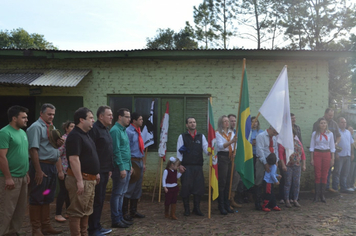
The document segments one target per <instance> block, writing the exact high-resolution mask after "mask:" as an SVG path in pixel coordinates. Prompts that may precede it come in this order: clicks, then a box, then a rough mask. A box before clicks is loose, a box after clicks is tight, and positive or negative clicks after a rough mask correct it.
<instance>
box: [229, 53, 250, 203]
mask: <svg viewBox="0 0 356 236" xmlns="http://www.w3.org/2000/svg"><path fill="white" fill-rule="evenodd" d="M245 68H246V58H244V59H243V62H242V79H241V86H240V100H239V109H238V111H237V116H236V117H237V119H238V118H239V114H240V108H241V97H242V87H243V84H244V74H245ZM237 119H236V128H235V129H236V134H235V135H237V131H238V128H239V122H240V121H239V120H237ZM236 147H237V143H236V144H235V150H234V154H233V159H232V163H231V176H230V188H229V199H230V198H231V188H232V177H233V174H234V167H235V156H236Z"/></svg>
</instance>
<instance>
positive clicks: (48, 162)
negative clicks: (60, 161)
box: [40, 160, 56, 165]
mask: <svg viewBox="0 0 356 236" xmlns="http://www.w3.org/2000/svg"><path fill="white" fill-rule="evenodd" d="M40 162H41V163H46V164H51V165H55V164H56V161H47V160H40Z"/></svg>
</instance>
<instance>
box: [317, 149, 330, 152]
mask: <svg viewBox="0 0 356 236" xmlns="http://www.w3.org/2000/svg"><path fill="white" fill-rule="evenodd" d="M314 152H330V149H326V150H321V149H314Z"/></svg>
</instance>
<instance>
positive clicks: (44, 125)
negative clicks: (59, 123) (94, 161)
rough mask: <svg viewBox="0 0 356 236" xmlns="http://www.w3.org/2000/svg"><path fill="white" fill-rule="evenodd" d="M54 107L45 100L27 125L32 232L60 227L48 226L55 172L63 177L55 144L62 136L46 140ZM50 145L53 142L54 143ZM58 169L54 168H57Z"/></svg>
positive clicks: (43, 231) (49, 232)
mask: <svg viewBox="0 0 356 236" xmlns="http://www.w3.org/2000/svg"><path fill="white" fill-rule="evenodd" d="M55 111H56V108H55V107H54V106H53V105H52V104H50V103H45V104H43V105H42V107H41V111H40V118H39V119H38V120H37V121H36V122H34V123H33V124H32V125H31V126H30V127H29V128H28V129H27V138H28V144H29V146H28V148H29V154H30V158H31V162H30V168H29V176H30V179H31V180H32V181H31V182H30V199H29V204H30V206H29V215H30V221H31V225H32V235H42V234H59V233H61V232H62V231H60V230H55V229H53V227H52V226H51V220H50V206H49V204H50V203H51V202H53V200H54V196H55V191H56V182H57V174H58V178H60V179H63V178H64V174H63V171H62V168H61V165H62V163H61V160H60V158H59V151H58V147H60V146H62V144H63V140H62V139H61V138H59V139H58V140H57V143H53V142H55V141H52V144H51V142H50V134H51V130H52V129H54V127H53V124H52V122H53V118H54V115H55ZM56 144H57V146H56V147H54V146H53V145H56ZM57 170H58V171H57Z"/></svg>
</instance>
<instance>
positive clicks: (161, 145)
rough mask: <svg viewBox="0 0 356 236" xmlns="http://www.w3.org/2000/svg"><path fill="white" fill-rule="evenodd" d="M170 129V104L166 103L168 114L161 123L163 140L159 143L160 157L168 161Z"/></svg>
mask: <svg viewBox="0 0 356 236" xmlns="http://www.w3.org/2000/svg"><path fill="white" fill-rule="evenodd" d="M168 127H169V103H168V102H167V103H166V113H164V116H163V120H162V123H161V138H160V142H159V148H158V155H159V156H160V157H162V158H163V161H166V151H167V141H168Z"/></svg>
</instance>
